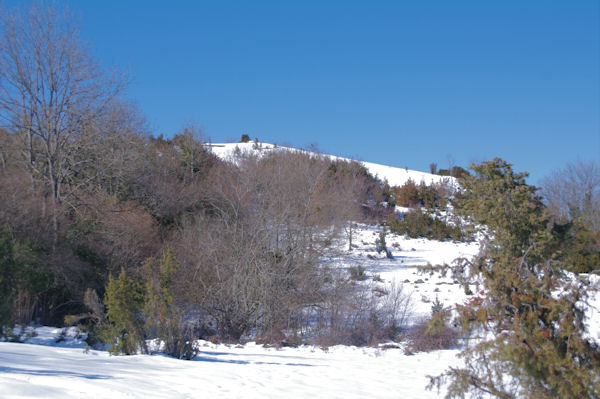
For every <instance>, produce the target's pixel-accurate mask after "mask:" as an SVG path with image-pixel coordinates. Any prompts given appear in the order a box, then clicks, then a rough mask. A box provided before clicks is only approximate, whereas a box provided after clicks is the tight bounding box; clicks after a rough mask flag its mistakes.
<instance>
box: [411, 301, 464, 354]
mask: <svg viewBox="0 0 600 399" xmlns="http://www.w3.org/2000/svg"><path fill="white" fill-rule="evenodd" d="M440 305H441V303H440V302H439V301H437V298H436V302H434V303H433V306H432V311H431V316H430V317H429V318H428V319H426V320H424V321H422V322H420V323H417V324H416V325H415V326H414V327H413V328H411V329H410V331H409V334H408V346H407V348H406V352H407V353H408V354H410V353H414V352H430V351H434V350H439V349H449V348H453V347H455V346H456V343H457V340H458V332H457V331H456V330H455V329H454V328H452V327H450V326H449V325H448V322H449V320H450V309H443V306H442V307H441V306H440Z"/></svg>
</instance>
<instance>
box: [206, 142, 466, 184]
mask: <svg viewBox="0 0 600 399" xmlns="http://www.w3.org/2000/svg"><path fill="white" fill-rule="evenodd" d="M206 147H207V148H209V149H210V150H211V151H212V152H213V153H214V154H215V155H216V156H218V157H219V158H221V159H223V160H229V161H235V158H236V154H240V153H254V154H257V155H265V154H268V153H269V152H272V151H301V152H310V151H307V150H299V149H296V148H292V147H285V146H278V145H276V144H269V143H260V142H248V143H210V144H206ZM321 155H323V156H325V157H329V158H330V159H332V160H342V161H350V160H351V159H350V158H344V157H338V156H335V155H329V154H321ZM361 164H362V165H363V166H364V167H365V168H367V170H368V171H369V173H371V174H372V175H373V176H377V177H378V178H379V179H381V180H382V181H383V180H387V182H388V183H389V185H390V186H402V185H403V184H404V183H406V182H407V181H408V180H409V179H411V180H413V181H414V182H416V183H417V184H418V183H421V182H424V183H425V184H427V185H430V184H433V183H443V182H449V183H452V184H456V179H455V178H453V177H450V176H439V175H434V174H431V173H426V172H420V171H416V170H411V169H406V168H398V167H394V166H387V165H381V164H377V163H373V162H364V161H361Z"/></svg>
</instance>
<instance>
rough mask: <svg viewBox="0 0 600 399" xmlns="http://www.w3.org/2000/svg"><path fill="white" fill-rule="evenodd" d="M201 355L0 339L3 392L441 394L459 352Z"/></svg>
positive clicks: (209, 348) (209, 351)
mask: <svg viewBox="0 0 600 399" xmlns="http://www.w3.org/2000/svg"><path fill="white" fill-rule="evenodd" d="M202 344H203V345H205V346H202V353H201V354H200V355H199V356H198V357H197V358H196V359H195V360H194V361H184V360H176V359H172V358H168V357H165V356H156V355H155V356H147V355H136V356H110V355H109V354H108V353H107V352H99V351H93V350H90V351H89V352H88V353H84V352H83V350H82V349H81V348H60V347H50V346H39V345H31V344H15V343H0V397H2V398H39V397H44V398H175V397H176V398H282V397H288V398H290V397H291V398H307V397H313V398H368V397H372V398H435V397H437V394H436V393H435V392H429V391H425V390H424V386H425V384H426V383H427V378H426V377H425V376H426V374H435V373H439V372H441V371H442V370H443V369H444V368H445V367H446V365H448V364H453V363H455V362H456V358H455V355H456V353H457V351H454V350H451V351H438V352H433V353H420V354H416V355H413V356H405V355H403V354H402V351H400V350H385V351H382V350H377V349H372V348H368V349H361V348H354V347H333V348H330V349H329V350H328V351H323V350H321V349H318V348H308V347H302V348H295V349H292V348H284V349H281V350H277V349H266V348H263V347H260V346H255V345H253V344H248V345H245V346H244V347H234V346H225V345H213V344H210V343H202Z"/></svg>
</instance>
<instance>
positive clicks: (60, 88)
mask: <svg viewBox="0 0 600 399" xmlns="http://www.w3.org/2000/svg"><path fill="white" fill-rule="evenodd" d="M1 14H2V16H1V17H0V18H1V19H0V23H1V36H0V126H5V127H6V128H7V129H8V130H9V132H11V133H14V134H18V135H19V136H20V137H21V139H22V141H21V144H22V152H23V155H24V157H25V159H26V163H27V169H28V170H29V172H30V175H31V182H32V184H35V182H36V181H41V182H42V183H43V186H44V192H45V194H44V195H45V197H47V198H48V200H49V205H50V207H51V211H52V220H53V230H54V245H55V246H56V242H57V240H58V232H59V213H60V208H61V204H62V201H63V198H64V197H65V196H68V195H69V194H70V192H71V189H70V186H71V179H72V177H73V172H74V170H76V169H77V168H79V167H80V166H81V162H85V160H83V161H82V160H76V159H75V158H74V156H75V154H76V149H77V146H75V145H74V143H75V142H76V141H77V140H78V139H80V138H81V137H82V136H84V135H85V134H87V133H89V132H90V131H91V130H93V129H92V128H93V126H94V125H95V122H96V120H97V119H98V118H99V116H100V115H102V114H103V113H104V112H105V111H106V110H107V108H108V107H109V105H110V104H111V102H112V100H113V99H115V97H116V95H117V94H118V93H119V92H120V91H121V90H122V89H123V86H124V80H123V79H121V78H119V77H116V76H108V75H106V74H104V73H102V72H101V71H100V69H99V67H98V64H97V63H96V61H95V60H94V58H93V57H92V56H91V55H90V54H89V52H88V50H87V49H86V47H85V46H84V45H83V43H82V41H81V40H80V39H79V30H78V26H77V24H76V23H75V22H74V19H73V17H72V15H71V14H70V13H69V12H68V10H58V9H56V8H53V7H51V6H47V5H45V4H43V3H40V4H37V5H36V4H34V5H32V6H30V7H28V8H26V9H24V10H6V9H4V10H2V13H1Z"/></svg>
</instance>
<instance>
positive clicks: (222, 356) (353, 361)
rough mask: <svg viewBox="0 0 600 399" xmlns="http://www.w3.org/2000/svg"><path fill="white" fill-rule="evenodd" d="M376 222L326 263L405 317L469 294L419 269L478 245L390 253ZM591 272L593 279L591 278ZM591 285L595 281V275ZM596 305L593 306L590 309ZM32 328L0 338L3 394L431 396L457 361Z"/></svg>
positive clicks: (418, 244) (407, 245)
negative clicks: (141, 351) (165, 347)
mask: <svg viewBox="0 0 600 399" xmlns="http://www.w3.org/2000/svg"><path fill="white" fill-rule="evenodd" d="M377 234H378V229H377V228H376V227H370V226H362V227H361V228H360V229H359V230H358V231H357V232H356V236H355V244H356V246H357V248H355V249H353V250H352V251H351V252H344V254H343V255H341V256H338V257H334V258H331V259H328V260H325V261H326V262H331V264H332V265H334V266H336V267H340V268H348V267H350V266H356V265H362V266H363V267H365V269H366V271H367V276H368V280H367V282H369V281H370V279H372V278H373V277H374V276H376V275H378V276H379V277H380V279H381V280H383V281H382V282H380V283H378V284H382V285H386V284H391V283H392V282H393V281H395V282H396V283H402V288H403V290H404V292H406V294H409V295H410V296H411V300H412V306H411V318H410V320H411V321H412V322H414V321H417V320H419V319H420V318H422V317H425V316H427V315H428V314H429V313H430V311H431V301H433V300H434V299H435V298H436V297H438V298H439V300H440V301H442V302H443V303H444V305H445V306H453V305H454V304H456V303H463V302H464V301H465V300H466V299H467V296H466V295H465V293H464V291H463V290H462V289H461V288H460V287H459V286H458V285H457V284H455V283H454V282H453V281H452V280H451V279H449V278H442V277H440V276H437V275H433V276H429V275H428V274H419V273H418V272H417V267H418V266H420V265H425V264H427V263H428V262H429V263H432V264H439V263H444V262H450V261H452V260H453V259H455V258H457V257H459V256H472V255H474V254H475V253H476V252H477V249H478V244H477V243H471V244H464V243H452V242H437V241H428V240H423V239H407V238H404V237H397V236H393V235H389V236H388V239H387V242H388V247H389V248H390V249H391V250H392V254H393V255H394V258H393V259H387V258H385V257H384V256H383V255H379V254H377V252H376V251H375V245H374V242H375V239H376V238H377ZM591 279H592V278H591ZM593 283H594V284H592V285H595V286H597V285H598V279H597V277H596V276H594V278H593ZM592 302H593V303H594V304H595V305H594V306H593V307H592V308H588V309H587V311H586V313H588V314H589V315H590V316H591V318H590V320H589V326H590V331H589V333H590V335H591V336H592V337H593V338H595V339H597V338H599V337H600V336H599V335H598V334H599V332H600V323H598V314H597V310H596V309H598V306H597V305H598V302H599V301H598V300H594V301H592ZM594 308H595V309H594ZM61 331H62V330H61V329H59V328H51V327H38V328H36V333H37V336H35V337H32V338H29V339H28V340H27V341H26V343H24V344H20V343H8V342H0V398H38V397H44V398H84V397H85V398H111V399H115V398H171V397H177V398H282V397H286V398H306V397H311V398H437V397H442V396H443V395H444V392H440V393H438V392H436V391H427V390H425V386H426V385H427V382H428V379H427V375H437V374H439V373H441V372H442V371H443V370H445V369H446V368H447V367H448V366H457V365H460V361H461V360H460V359H459V358H457V357H456V355H457V354H458V353H459V350H458V349H454V350H442V351H434V352H430V353H417V354H414V355H406V354H404V351H403V350H402V349H383V348H356V347H347V346H335V347H331V348H329V349H326V350H324V349H321V348H318V347H308V346H304V347H300V348H282V349H276V348H264V347H262V346H259V345H256V344H254V343H248V344H246V345H244V346H241V345H224V344H212V343H210V342H206V341H200V342H199V345H200V349H201V352H200V354H199V355H198V356H197V357H196V358H195V359H194V360H192V361H184V360H177V359H173V358H169V357H167V356H164V355H160V354H158V355H137V356H110V355H109V354H108V353H107V352H104V351H96V350H89V351H86V350H85V349H84V348H85V343H84V341H83V339H82V338H81V337H78V336H77V335H76V330H75V329H73V328H72V329H68V330H66V332H65V333H63V339H61V340H60V342H58V343H57V342H56V341H57V338H58V337H59V336H60V334H61Z"/></svg>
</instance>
